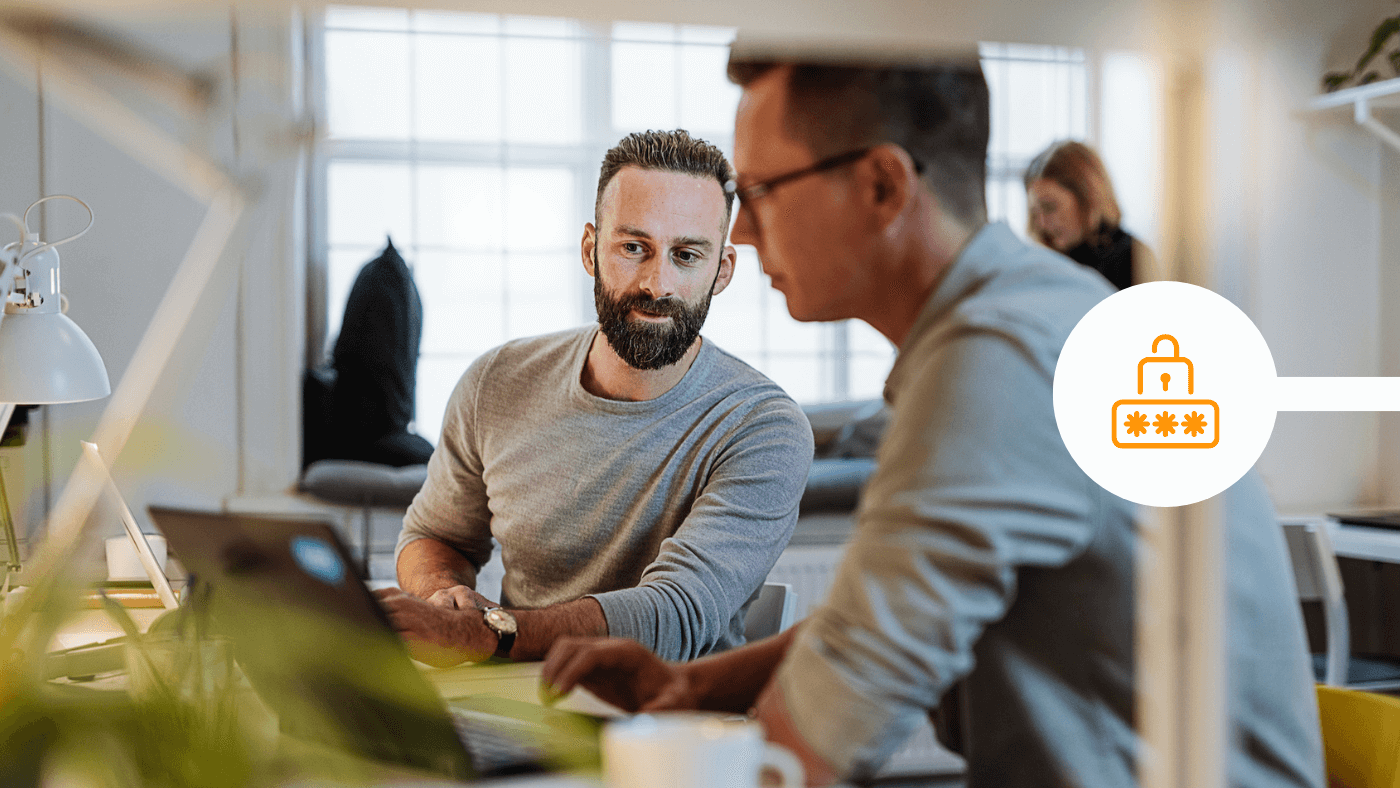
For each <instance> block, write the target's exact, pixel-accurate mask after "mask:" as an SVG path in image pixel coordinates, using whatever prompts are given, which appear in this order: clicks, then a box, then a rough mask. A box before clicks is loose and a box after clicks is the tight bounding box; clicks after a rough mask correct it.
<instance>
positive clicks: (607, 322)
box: [593, 249, 719, 369]
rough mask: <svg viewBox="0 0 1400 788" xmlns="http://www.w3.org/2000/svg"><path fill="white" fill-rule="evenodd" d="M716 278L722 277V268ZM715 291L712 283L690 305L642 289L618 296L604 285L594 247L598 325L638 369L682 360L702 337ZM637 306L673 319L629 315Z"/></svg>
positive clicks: (641, 309) (638, 308) (620, 354)
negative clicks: (655, 320)
mask: <svg viewBox="0 0 1400 788" xmlns="http://www.w3.org/2000/svg"><path fill="white" fill-rule="evenodd" d="M715 277H716V279H718V277H719V272H718V271H716V272H715ZM713 293H714V283H711V285H710V287H709V288H708V289H706V291H705V297H704V299H703V300H701V301H700V303H698V304H688V303H686V302H685V300H684V299H681V298H678V297H675V296H668V297H666V298H651V297H650V296H648V295H646V294H645V293H641V292H636V293H630V294H628V295H624V296H618V297H616V298H614V297H613V296H612V295H611V294H609V293H608V291H607V288H606V287H604V285H603V268H602V266H600V265H598V250H597V249H594V250H593V304H594V306H595V307H596V308H597V310H598V325H599V326H601V328H602V331H603V336H605V337H607V340H608V344H609V345H611V346H612V349H613V351H614V352H616V353H617V355H618V356H620V357H621V358H622V360H623V361H626V362H627V363H628V365H629V366H631V367H633V368H635V369H661V368H662V367H669V366H670V365H672V364H674V363H676V362H677V361H680V360H681V357H682V356H684V355H685V352H686V351H687V350H689V349H690V346H691V344H693V343H694V342H695V338H696V337H698V336H700V327H701V326H703V325H705V317H706V316H707V315H708V314H709V313H710V299H711V297H712V296H713ZM634 309H635V310H637V311H640V312H646V313H649V314H653V315H665V316H667V317H670V318H671V319H670V321H668V322H665V323H649V322H646V321H643V320H633V319H631V318H630V317H628V315H629V314H630V313H631V312H632V310H634Z"/></svg>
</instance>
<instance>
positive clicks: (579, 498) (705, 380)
mask: <svg viewBox="0 0 1400 788" xmlns="http://www.w3.org/2000/svg"><path fill="white" fill-rule="evenodd" d="M597 330H598V329H597V326H589V327H586V328H581V329H573V330H570V331H566V332H562V333H557V334H550V335H547V336H542V337H534V338H530V339H521V340H517V341H514V342H510V343H507V344H505V345H503V346H501V347H499V348H497V349H495V350H493V351H491V352H489V353H487V354H485V355H484V356H482V357H481V358H479V359H477V360H476V361H475V362H474V363H473V364H472V365H471V367H470V368H469V369H468V370H467V372H466V374H465V375H463V376H462V379H461V381H460V382H459V383H458V384H457V388H456V390H455V391H454V392H453V394H452V398H451V400H450V401H449V403H448V406H447V414H446V417H445V418H444V421H443V430H442V439H441V440H440V441H439V443H438V447H437V450H436V451H434V452H433V456H432V459H431V460H430V461H429V463H428V481H427V483H426V484H425V485H424V486H423V489H422V491H421V492H419V494H418V496H417V498H415V499H414V501H413V504H412V506H410V507H409V510H408V514H407V516H405V518H404V528H403V533H402V534H401V535H400V537H399V549H400V550H402V549H403V546H404V545H406V544H408V543H409V542H411V541H413V540H415V539H421V538H424V537H429V538H433V539H437V540H438V541H441V542H444V543H446V544H448V545H451V546H452V547H454V548H456V549H457V550H458V551H460V552H461V553H462V554H463V555H464V556H466V557H467V558H468V559H469V560H470V561H471V562H472V563H473V564H474V565H476V566H477V567H478V568H479V567H480V566H481V565H482V564H483V563H485V562H486V561H487V560H488V559H489V558H490V556H491V549H492V546H491V539H492V537H495V539H496V541H497V542H499V543H500V545H501V558H502V561H503V563H504V565H505V577H504V580H503V582H502V584H501V604H503V605H506V606H511V607H522V608H536V607H544V606H547V605H552V604H557V603H560V602H567V601H569V600H572V599H578V598H580V597H583V596H592V597H593V598H594V599H596V600H597V601H598V603H599V604H600V605H601V606H602V608H603V614H604V615H605V616H606V618H607V622H608V633H609V634H610V635H613V636H615V637H626V638H632V639H633V640H636V641H638V642H640V643H641V644H643V645H644V646H646V647H647V648H649V649H651V650H652V651H654V652H656V653H657V654H659V655H660V656H662V657H664V658H666V659H693V658H695V657H699V656H702V655H704V654H708V653H710V652H712V651H718V650H722V649H727V648H732V647H734V646H737V645H740V644H742V643H743V642H744V636H743V632H744V613H745V611H746V610H747V609H748V605H749V602H750V600H751V599H752V598H753V597H754V596H755V595H756V593H757V591H758V589H759V588H760V586H762V584H763V580H764V578H765V577H767V575H768V571H769V570H770V569H771V568H772V567H773V564H774V562H775V561H777V559H778V555H779V554H780V553H782V551H783V548H784V547H786V546H787V542H788V539H789V538H790V537H791V536H792V529H793V526H794V525H795V523H796V521H797V504H798V500H799V499H800V498H801V496H802V490H803V486H804V484H805V482H806V479H807V468H808V465H809V464H810V462H811V459H812V430H811V426H810V425H809V424H808V423H807V419H806V417H805V416H803V414H802V411H801V410H800V409H799V408H798V407H797V405H796V404H795V403H794V402H793V401H792V399H791V398H789V397H788V396H787V394H785V393H784V392H783V390H782V389H781V388H779V387H778V386H777V385H776V384H775V383H773V382H772V381H770V380H769V379H768V378H766V377H764V376H763V375H762V374H760V373H758V372H757V371H755V370H754V369H753V368H752V367H749V366H748V365H747V364H745V363H743V362H742V361H740V360H738V359H736V358H734V357H733V356H731V355H729V354H728V353H725V352H724V351H722V350H720V349H719V348H717V347H715V346H714V345H713V344H712V343H710V342H708V341H705V342H704V343H703V344H702V346H701V348H700V352H699V353H698V354H697V355H696V358H695V362H694V364H693V365H692V366H691V368H690V369H689V370H688V371H687V372H686V375H685V377H684V378H682V379H681V381H680V382H679V383H677V384H676V385H675V386H674V387H673V388H671V390H670V391H667V392H666V393H665V394H663V395H661V396H660V397H657V398H656V399H653V400H647V401H645V402H621V401H616V400H608V399H602V398H600V397H596V396H594V395H592V394H590V393H588V391H586V390H585V389H584V388H583V386H582V384H581V383H580V382H579V381H580V376H581V374H582V371H583V364H584V361H585V359H586V357H587V355H588V349H589V346H590V345H591V344H592V342H593V338H594V336H595V334H596V333H597Z"/></svg>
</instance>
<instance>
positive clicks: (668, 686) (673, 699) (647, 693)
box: [540, 637, 699, 711]
mask: <svg viewBox="0 0 1400 788" xmlns="http://www.w3.org/2000/svg"><path fill="white" fill-rule="evenodd" d="M575 686H582V687H584V688H586V689H587V690H588V691H589V692H592V693H593V694H594V695H597V696H598V697H599V698H601V699H603V700H605V701H607V702H608V703H611V704H613V705H614V706H617V707H619V708H621V709H624V710H626V711H663V710H668V709H695V708H698V707H699V697H698V695H697V693H696V691H695V686H694V684H693V683H692V682H691V680H690V674H689V673H688V672H687V671H686V670H685V666H684V665H679V664H671V663H668V662H665V661H664V660H662V659H661V658H660V657H658V656H656V655H655V654H653V653H651V652H650V651H648V650H647V648H646V647H645V646H643V645H642V644H640V643H638V642H637V641H635V640H627V639H624V638H580V637H566V638H560V639H559V640H558V641H557V642H556V643H555V644H554V647H553V648H551V649H550V650H549V656H548V657H547V658H546V659H545V661H544V669H543V670H542V671H541V673H540V696H541V699H542V700H544V701H545V702H546V703H553V702H554V701H556V700H558V699H559V698H562V697H563V696H565V695H567V694H569V692H571V691H572V690H573V688H574V687H575Z"/></svg>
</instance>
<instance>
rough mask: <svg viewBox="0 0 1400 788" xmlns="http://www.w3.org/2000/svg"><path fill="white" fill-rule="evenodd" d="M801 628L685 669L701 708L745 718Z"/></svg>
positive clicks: (792, 629)
mask: <svg viewBox="0 0 1400 788" xmlns="http://www.w3.org/2000/svg"><path fill="white" fill-rule="evenodd" d="M796 632H797V627H790V628H789V629H787V630H786V631H785V632H783V633H781V634H778V635H774V636H772V637H769V638H764V639H763V640H758V641H755V642H753V643H750V644H748V645H746V646H742V647H740V648H736V649H733V650H732V651H726V652H724V653H722V654H715V655H714V656H711V657H704V658H703V659H697V660H695V661H694V662H689V663H686V664H684V665H682V666H680V667H681V669H682V670H684V671H685V672H686V675H687V678H688V679H689V681H690V684H691V686H692V687H694V689H695V693H696V696H697V699H698V701H699V708H701V709H704V710H707V711H729V712H734V713H736V714H742V713H744V712H746V711H748V710H749V708H750V707H752V706H753V705H754V704H755V703H757V702H758V696H759V693H760V692H762V690H763V688H764V686H766V685H767V684H768V681H769V679H771V678H772V677H773V674H774V672H776V671H777V669H778V664H779V663H781V662H782V661H783V656H784V655H786V654H787V651H788V647H789V646H791V645H792V640H793V637H794V636H795V635H796Z"/></svg>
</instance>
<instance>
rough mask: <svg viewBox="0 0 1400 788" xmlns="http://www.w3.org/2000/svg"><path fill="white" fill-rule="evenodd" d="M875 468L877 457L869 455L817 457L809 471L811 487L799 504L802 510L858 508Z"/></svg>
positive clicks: (803, 513) (800, 513)
mask: <svg viewBox="0 0 1400 788" xmlns="http://www.w3.org/2000/svg"><path fill="white" fill-rule="evenodd" d="M874 472H875V460H873V459H870V458H868V457H856V458H847V459H837V460H814V461H813V462H812V468H811V470H809V471H807V489H806V491H804V492H803V493H802V501H801V503H799V504H798V508H797V512H798V514H799V515H805V514H814V513H816V512H849V511H852V510H854V509H855V508H856V504H857V503H859V502H860V491H861V490H862V489H863V488H864V487H865V483H866V481H868V480H869V479H870V474H872V473H874Z"/></svg>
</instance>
